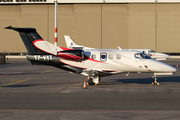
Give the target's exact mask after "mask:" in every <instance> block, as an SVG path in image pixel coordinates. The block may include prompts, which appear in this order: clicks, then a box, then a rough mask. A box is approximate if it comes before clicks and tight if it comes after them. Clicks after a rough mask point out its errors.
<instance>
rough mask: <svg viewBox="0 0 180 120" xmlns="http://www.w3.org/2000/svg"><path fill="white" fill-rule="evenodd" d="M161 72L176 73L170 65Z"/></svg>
mask: <svg viewBox="0 0 180 120" xmlns="http://www.w3.org/2000/svg"><path fill="white" fill-rule="evenodd" d="M163 70H164V71H168V72H176V71H177V69H176V68H174V67H172V66H170V65H168V67H166V68H163Z"/></svg>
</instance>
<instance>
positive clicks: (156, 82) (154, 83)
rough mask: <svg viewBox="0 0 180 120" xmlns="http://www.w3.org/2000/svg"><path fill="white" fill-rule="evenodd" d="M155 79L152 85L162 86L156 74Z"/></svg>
mask: <svg viewBox="0 0 180 120" xmlns="http://www.w3.org/2000/svg"><path fill="white" fill-rule="evenodd" d="M153 78H154V81H153V82H152V83H151V84H152V85H160V84H159V82H158V80H157V77H156V75H155V74H154V76H153Z"/></svg>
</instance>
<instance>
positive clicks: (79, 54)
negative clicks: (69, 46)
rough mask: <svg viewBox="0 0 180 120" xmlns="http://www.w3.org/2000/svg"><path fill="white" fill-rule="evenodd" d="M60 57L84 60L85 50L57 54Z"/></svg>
mask: <svg viewBox="0 0 180 120" xmlns="http://www.w3.org/2000/svg"><path fill="white" fill-rule="evenodd" d="M57 56H58V57H62V58H65V59H70V60H82V59H83V58H84V51H83V50H65V51H59V52H57Z"/></svg>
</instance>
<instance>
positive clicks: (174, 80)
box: [113, 76, 180, 84]
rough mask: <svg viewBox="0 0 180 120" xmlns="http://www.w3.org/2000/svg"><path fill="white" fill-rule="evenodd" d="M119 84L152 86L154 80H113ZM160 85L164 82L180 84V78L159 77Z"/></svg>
mask: <svg viewBox="0 0 180 120" xmlns="http://www.w3.org/2000/svg"><path fill="white" fill-rule="evenodd" d="M113 80H114V81H115V82H117V83H127V84H128V83H138V84H151V83H152V82H153V81H154V78H135V79H113ZM157 80H158V81H159V82H160V83H163V82H180V76H174V77H157Z"/></svg>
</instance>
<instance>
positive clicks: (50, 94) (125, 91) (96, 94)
mask: <svg viewBox="0 0 180 120" xmlns="http://www.w3.org/2000/svg"><path fill="white" fill-rule="evenodd" d="M162 62H165V63H167V64H170V65H172V66H174V67H177V66H178V67H177V72H176V73H174V74H173V75H172V76H158V81H159V82H160V85H151V82H152V81H153V80H154V79H153V78H152V76H153V74H152V73H141V74H140V73H130V75H129V76H126V74H119V75H114V76H109V77H103V78H102V79H101V81H100V83H99V84H98V85H89V86H87V88H86V89H83V82H84V81H87V77H85V76H82V75H79V74H74V73H69V72H67V71H64V70H61V69H58V68H55V67H52V66H38V65H31V63H30V62H29V61H27V60H26V58H18V59H17V58H8V61H7V63H6V64H1V65H0V82H1V84H0V119H1V120H12V119H13V120H39V119H41V120H49V119H51V120H71V119H73V120H84V119H86V120H92V119H98V120H99V119H100V120H101V119H103V120H109V119H111V120H120V119H125V120H141V119H143V120H144V119H146V120H154V119H158V120H169V119H171V120H178V119H180V71H179V69H180V68H179V64H180V59H168V60H166V61H162Z"/></svg>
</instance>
